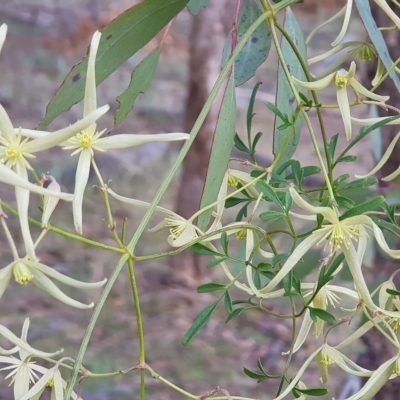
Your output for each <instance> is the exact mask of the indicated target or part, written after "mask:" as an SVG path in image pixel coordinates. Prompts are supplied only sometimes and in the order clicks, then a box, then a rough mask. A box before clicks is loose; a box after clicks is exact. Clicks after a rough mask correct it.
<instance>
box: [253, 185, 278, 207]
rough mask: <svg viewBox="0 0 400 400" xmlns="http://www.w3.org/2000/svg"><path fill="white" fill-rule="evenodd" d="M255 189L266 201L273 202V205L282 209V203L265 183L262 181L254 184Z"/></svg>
mask: <svg viewBox="0 0 400 400" xmlns="http://www.w3.org/2000/svg"><path fill="white" fill-rule="evenodd" d="M256 188H257V189H258V190H259V191H260V192H262V193H263V194H264V195H265V197H266V198H267V199H268V200H270V201H273V202H274V203H275V204H277V205H278V206H280V207H281V208H283V205H282V202H281V201H280V199H279V197H278V196H277V195H276V193H275V191H274V189H273V188H272V187H271V186H269V185H268V184H267V183H266V182H264V181H258V182H256Z"/></svg>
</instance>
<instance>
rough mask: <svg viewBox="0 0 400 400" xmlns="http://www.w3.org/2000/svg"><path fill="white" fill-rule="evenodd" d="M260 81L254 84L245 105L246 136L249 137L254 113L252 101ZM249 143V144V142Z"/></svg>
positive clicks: (254, 98) (254, 99)
mask: <svg viewBox="0 0 400 400" xmlns="http://www.w3.org/2000/svg"><path fill="white" fill-rule="evenodd" d="M261 84H262V82H257V83H256V84H255V85H254V88H253V91H252V92H251V96H250V101H249V106H248V107H247V117H246V126H247V136H248V137H249V138H250V137H251V125H252V122H253V118H254V116H255V115H256V114H255V112H254V102H255V101H256V96H257V91H258V89H259V87H260V85H261ZM249 145H250V144H249Z"/></svg>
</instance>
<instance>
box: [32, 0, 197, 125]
mask: <svg viewBox="0 0 400 400" xmlns="http://www.w3.org/2000/svg"><path fill="white" fill-rule="evenodd" d="M188 1H189V0H169V1H165V0H146V1H144V2H141V3H140V4H137V5H135V6H133V7H131V8H129V9H128V10H126V11H125V12H124V13H122V14H121V15H119V16H118V17H117V18H115V19H114V20H113V21H111V22H110V24H109V25H108V26H107V27H106V28H105V29H104V30H103V34H102V36H101V41H100V45H99V50H98V52H97V59H96V83H97V84H100V83H101V82H103V81H104V80H105V79H106V78H107V77H108V76H109V75H111V74H112V73H113V72H114V71H115V70H116V69H117V68H118V67H119V66H121V65H122V64H123V63H124V62H125V61H126V60H128V59H129V58H131V57H132V56H133V55H134V54H135V53H136V52H137V51H138V50H140V49H141V48H142V47H143V46H144V45H146V44H147V43H148V42H149V41H150V40H151V39H153V38H154V37H155V36H156V35H157V34H158V33H159V32H160V31H161V29H163V28H164V27H165V26H166V25H167V24H168V22H170V21H171V19H172V18H174V17H175V16H176V15H177V14H178V13H179V12H180V11H182V10H183V8H184V7H185V6H186V4H187V3H188ZM87 62H88V56H87V55H86V57H85V58H84V59H83V60H82V61H81V62H80V63H79V64H77V65H75V67H73V68H72V70H71V71H70V73H69V74H68V76H67V77H66V78H65V80H64V82H63V83H62V85H61V86H60V88H59V89H58V91H57V93H56V94H55V96H54V97H53V98H52V100H51V101H50V103H49V104H48V106H47V109H46V115H45V116H44V118H43V119H42V121H41V122H40V124H39V126H38V129H44V128H46V127H47V126H48V125H49V124H50V123H51V122H52V121H53V120H54V119H55V118H57V117H58V116H59V115H60V114H61V113H63V112H64V111H68V110H69V109H70V108H71V107H72V106H73V105H74V104H76V103H78V102H79V101H81V100H82V99H83V96H84V92H85V82H86V70H87Z"/></svg>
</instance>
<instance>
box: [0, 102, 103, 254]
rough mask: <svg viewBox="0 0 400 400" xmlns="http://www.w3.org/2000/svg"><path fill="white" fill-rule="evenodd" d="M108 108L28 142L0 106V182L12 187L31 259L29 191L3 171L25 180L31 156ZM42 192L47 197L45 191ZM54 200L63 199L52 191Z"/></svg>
mask: <svg viewBox="0 0 400 400" xmlns="http://www.w3.org/2000/svg"><path fill="white" fill-rule="evenodd" d="M108 109H109V107H108V106H103V107H101V108H99V109H97V110H93V112H91V113H90V114H88V115H87V116H86V118H83V119H82V120H80V121H78V122H76V123H75V124H73V125H71V126H69V127H68V128H64V129H60V130H58V131H56V132H52V133H50V132H47V134H46V135H44V136H43V137H39V138H37V139H33V140H29V138H23V136H22V133H21V130H19V131H18V133H16V132H15V131H14V128H13V125H12V123H11V120H10V118H9V117H8V115H7V113H6V111H5V109H4V108H3V107H2V106H1V105H0V131H1V134H0V173H1V174H3V171H4V176H3V177H2V178H1V180H2V181H6V183H8V184H10V185H15V194H16V199H17V208H18V213H19V221H20V225H21V231H22V236H23V239H24V243H25V247H26V251H27V254H28V255H29V256H30V257H31V258H33V259H34V258H35V253H34V245H33V240H32V237H31V234H30V230H29V224H28V206H29V189H27V187H26V186H25V187H23V186H22V185H18V182H13V181H12V178H13V176H14V174H10V173H9V172H7V171H6V169H9V170H12V171H14V172H15V173H16V174H17V175H19V177H20V179H19V180H18V181H19V182H21V180H22V181H26V182H27V181H28V170H30V169H32V167H31V165H30V163H29V160H30V159H32V158H34V157H35V155H34V154H35V153H37V152H40V151H43V150H46V149H49V148H51V147H54V146H56V145H58V144H60V143H62V142H64V141H65V140H67V139H68V138H70V137H71V136H73V135H75V134H76V133H77V132H79V131H81V130H82V129H85V128H86V127H87V126H89V125H90V124H92V123H93V122H94V121H96V119H98V118H99V117H100V116H102V115H103V114H104V113H105V112H106V111H108ZM45 193H47V194H49V193H50V192H49V191H46V192H45ZM52 195H53V196H55V197H62V198H65V196H64V195H62V196H60V195H57V194H56V193H55V192H53V194H52Z"/></svg>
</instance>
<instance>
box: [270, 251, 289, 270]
mask: <svg viewBox="0 0 400 400" xmlns="http://www.w3.org/2000/svg"><path fill="white" fill-rule="evenodd" d="M289 257H290V254H289V253H284V254H278V255H276V256H275V257H274V258H273V259H272V265H273V266H274V267H275V266H276V265H278V264H280V263H284V262H285V261H286V260H287V259H288V258H289Z"/></svg>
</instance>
